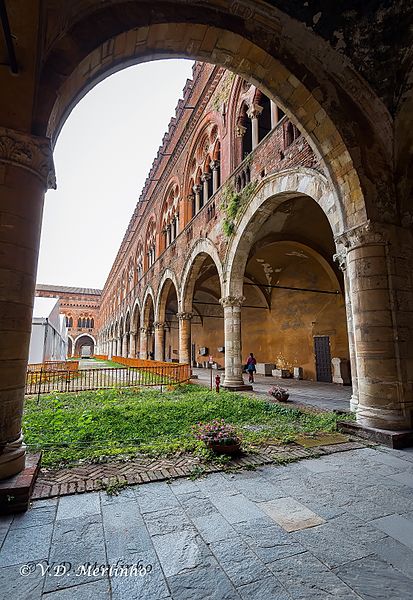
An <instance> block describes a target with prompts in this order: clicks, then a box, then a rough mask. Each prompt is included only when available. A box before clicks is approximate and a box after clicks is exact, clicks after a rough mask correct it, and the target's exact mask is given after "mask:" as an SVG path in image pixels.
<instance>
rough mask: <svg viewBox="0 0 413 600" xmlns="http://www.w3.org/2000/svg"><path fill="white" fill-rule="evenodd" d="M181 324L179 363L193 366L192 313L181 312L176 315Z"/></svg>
mask: <svg viewBox="0 0 413 600" xmlns="http://www.w3.org/2000/svg"><path fill="white" fill-rule="evenodd" d="M176 316H177V318H178V323H179V362H180V363H187V364H188V365H191V366H192V357H191V319H192V317H193V314H192V313H189V312H180V313H177V314H176Z"/></svg>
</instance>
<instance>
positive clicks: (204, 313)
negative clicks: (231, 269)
mask: <svg viewBox="0 0 413 600" xmlns="http://www.w3.org/2000/svg"><path fill="white" fill-rule="evenodd" d="M200 280H203V281H205V282H206V281H208V280H209V284H207V285H204V286H203V288H202V289H199V286H198V283H199V281H200ZM223 285H224V281H223V269H222V264H221V260H220V258H219V254H218V251H217V249H216V248H215V246H214V244H213V243H212V242H211V241H210V240H208V239H201V240H198V242H196V243H195V244H194V246H193V247H192V250H191V252H190V254H189V256H188V259H187V261H186V265H185V269H184V272H183V274H182V278H181V289H180V292H181V293H180V312H179V313H178V319H179V360H180V362H187V363H190V364H191V363H192V362H194V361H195V362H198V358H200V361H201V362H203V361H206V360H207V358H208V357H207V356H204V355H202V354H201V355H199V354H198V352H197V350H195V355H194V352H193V350H194V348H193V344H192V342H193V340H192V337H193V335H192V334H193V331H192V330H198V331H197V333H198V334H199V335H197V337H198V340H196V341H198V342H199V341H201V342H202V344H207V341H208V339H209V340H212V341H213V343H214V348H215V349H216V348H217V347H218V345H219V346H221V347H222V348H223V333H222V332H221V328H220V327H219V326H218V327H216V328H215V329H216V331H215V334H214V335H212V334H213V333H214V332H213V331H212V329H211V326H210V325H208V320H209V321H210V322H212V321H213V319H214V317H215V320H216V321H217V322H218V323H220V320H221V319H222V314H221V313H222V308H221V306H220V300H221V296H222V290H223ZM197 286H198V294H199V298H198V300H197V301H196V302H197V303H196V304H195V301H194V297H195V293H196V292H197ZM208 307H210V309H208ZM214 311H215V313H214ZM211 336H212V337H211ZM198 346H200V344H198ZM201 347H202V348H204V349H206V348H209V345H208V346H207V345H202V346H201ZM209 350H212V349H211V348H209ZM213 351H214V352H215V350H213ZM205 352H206V350H205ZM223 352H224V351H223V350H222V353H223ZM197 355H198V358H197ZM200 356H201V357H202V356H204V358H203V359H202V358H201V357H200Z"/></svg>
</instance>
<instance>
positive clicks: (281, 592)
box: [238, 576, 291, 600]
mask: <svg viewBox="0 0 413 600" xmlns="http://www.w3.org/2000/svg"><path fill="white" fill-rule="evenodd" d="M238 592H239V594H240V596H241V598H242V599H243V600H291V596H290V595H289V594H288V593H287V592H286V590H285V589H284V588H283V587H282V585H281V584H280V582H279V581H278V579H276V578H275V577H271V576H270V577H263V578H262V579H260V580H259V581H254V582H252V583H248V584H247V585H243V586H241V587H239V588H238Z"/></svg>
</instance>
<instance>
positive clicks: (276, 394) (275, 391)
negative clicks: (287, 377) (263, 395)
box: [268, 385, 290, 402]
mask: <svg viewBox="0 0 413 600" xmlns="http://www.w3.org/2000/svg"><path fill="white" fill-rule="evenodd" d="M268 393H269V395H270V396H271V397H272V398H275V399H276V400H278V401H279V402H287V400H288V398H289V396H290V393H289V391H288V390H286V389H285V388H283V387H281V386H279V385H274V386H273V387H272V388H270V389H269V390H268Z"/></svg>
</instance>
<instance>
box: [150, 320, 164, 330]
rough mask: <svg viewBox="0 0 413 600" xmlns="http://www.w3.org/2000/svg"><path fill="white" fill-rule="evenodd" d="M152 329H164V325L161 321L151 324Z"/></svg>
mask: <svg viewBox="0 0 413 600" xmlns="http://www.w3.org/2000/svg"><path fill="white" fill-rule="evenodd" d="M153 327H154V329H165V323H163V322H162V321H155V323H154V324H153Z"/></svg>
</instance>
